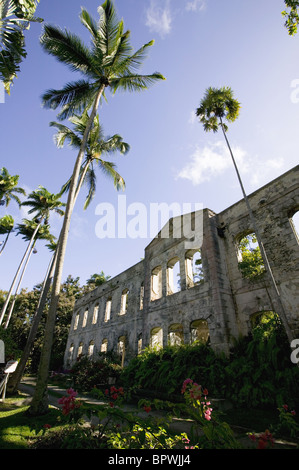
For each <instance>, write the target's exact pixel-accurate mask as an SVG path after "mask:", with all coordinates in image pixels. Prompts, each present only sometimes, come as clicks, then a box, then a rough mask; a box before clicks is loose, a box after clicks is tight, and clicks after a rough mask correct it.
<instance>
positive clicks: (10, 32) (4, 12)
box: [0, 0, 42, 94]
mask: <svg viewBox="0 0 299 470" xmlns="http://www.w3.org/2000/svg"><path fill="white" fill-rule="evenodd" d="M38 2H39V0H0V80H2V81H3V84H4V87H5V90H6V92H7V93H8V94H9V93H10V87H11V85H12V83H13V80H14V79H15V78H16V77H17V73H18V72H19V71H20V63H21V62H22V60H23V59H24V58H25V57H26V55H27V52H26V48H25V36H24V31H25V30H26V29H29V27H30V23H31V22H33V21H39V22H41V21H42V20H41V18H35V17H34V14H35V10H36V8H37V4H38Z"/></svg>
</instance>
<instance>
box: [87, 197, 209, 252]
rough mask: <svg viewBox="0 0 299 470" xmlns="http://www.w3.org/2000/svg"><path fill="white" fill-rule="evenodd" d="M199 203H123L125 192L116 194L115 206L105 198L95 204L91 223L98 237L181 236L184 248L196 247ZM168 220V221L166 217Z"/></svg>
mask: <svg viewBox="0 0 299 470" xmlns="http://www.w3.org/2000/svg"><path fill="white" fill-rule="evenodd" d="M202 209H203V204H202V203H194V204H192V203H182V204H180V203H178V202H173V203H171V204H167V203H166V202H162V203H150V204H149V206H146V205H145V204H143V203H141V202H133V203H131V204H129V205H127V198H126V196H125V195H119V196H118V201H117V207H116V208H115V207H114V205H113V204H111V203H109V202H103V203H100V204H98V205H97V207H96V209H95V214H96V215H99V216H100V219H99V220H98V221H97V223H96V226H95V233H96V236H97V237H98V238H101V239H103V238H131V239H136V238H151V239H153V238H157V237H160V238H170V237H171V238H185V248H187V249H192V248H198V247H200V246H201V244H202V236H203V222H202V219H203V211H202ZM170 220H171V223H168V221H170Z"/></svg>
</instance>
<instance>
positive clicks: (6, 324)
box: [4, 240, 36, 330]
mask: <svg viewBox="0 0 299 470" xmlns="http://www.w3.org/2000/svg"><path fill="white" fill-rule="evenodd" d="M35 242H36V240H34V242H33V244H32V246H31V248H30V251H29V254H28V256H27V259H26V263H25V264H24V267H23V270H22V273H21V276H20V279H19V282H18V284H17V287H16V291H15V295H14V297H13V301H12V303H11V306H10V309H9V312H8V315H7V319H6V323H5V326H4V329H5V330H6V329H7V327H8V325H9V322H10V319H11V315H12V312H13V309H14V306H15V303H16V299H17V295H18V290H19V288H20V285H21V283H22V280H23V277H24V274H25V271H26V268H27V265H28V263H29V260H30V258H31V255H32V252H33V249H34V246H35Z"/></svg>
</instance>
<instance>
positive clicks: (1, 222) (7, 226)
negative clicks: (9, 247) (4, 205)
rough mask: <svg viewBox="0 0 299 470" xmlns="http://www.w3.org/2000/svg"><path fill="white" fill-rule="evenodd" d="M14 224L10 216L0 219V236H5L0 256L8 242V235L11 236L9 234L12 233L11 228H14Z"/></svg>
mask: <svg viewBox="0 0 299 470" xmlns="http://www.w3.org/2000/svg"><path fill="white" fill-rule="evenodd" d="M14 224H15V221H14V219H13V218H12V216H11V215H5V216H4V217H2V218H1V219H0V234H1V235H6V237H5V240H4V242H3V243H2V247H1V250H0V255H1V254H2V252H3V250H4V248H5V246H6V243H7V241H8V238H9V235H10V234H11V232H12V231H13V228H14Z"/></svg>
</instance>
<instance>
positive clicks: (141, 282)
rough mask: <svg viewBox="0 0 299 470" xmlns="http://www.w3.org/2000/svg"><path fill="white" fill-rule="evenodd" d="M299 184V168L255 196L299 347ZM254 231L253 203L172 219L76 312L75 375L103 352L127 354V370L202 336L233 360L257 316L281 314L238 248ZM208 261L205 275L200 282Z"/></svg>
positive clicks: (72, 337) (72, 335)
mask: <svg viewBox="0 0 299 470" xmlns="http://www.w3.org/2000/svg"><path fill="white" fill-rule="evenodd" d="M298 176H299V166H296V167H295V168H293V169H292V170H290V171H288V172H287V173H285V174H283V175H282V176H281V177H279V178H277V179H275V180H273V181H272V182H270V183H269V184H267V185H265V186H263V187H262V188H260V189H259V190H257V191H255V192H254V193H252V194H251V195H250V196H249V201H250V205H251V207H252V210H253V213H254V216H255V219H256V222H257V225H258V229H259V231H260V234H261V237H262V240H263V244H264V247H265V250H266V252H267V256H268V259H269V263H270V265H271V269H272V271H273V275H274V278H275V280H276V283H277V286H278V289H279V292H280V295H281V301H282V304H283V307H284V310H285V312H286V315H287V320H288V324H289V326H290V328H291V330H292V332H293V334H294V336H295V337H299V297H298V290H299V289H298V288H299V244H298V235H297V234H296V231H295V229H294V226H293V224H292V216H293V215H294V214H295V213H296V212H297V211H298V210H299V178H298ZM253 231H254V230H253V227H252V226H251V223H250V218H249V216H248V212H247V209H246V205H245V203H244V201H243V200H241V201H239V202H237V203H236V204H234V205H232V206H231V207H229V208H227V209H225V210H224V211H222V212H221V213H219V214H216V213H214V212H213V211H211V210H209V209H203V210H202V211H197V212H195V213H192V214H188V215H186V216H184V217H183V216H182V217H176V218H173V219H171V220H170V221H169V222H168V223H167V224H166V225H165V227H163V229H162V230H161V232H160V233H159V234H158V235H157V236H156V238H154V239H153V240H152V242H151V243H150V244H149V245H148V246H147V247H146V248H145V251H144V259H143V260H142V261H141V262H140V263H138V264H136V265H135V266H132V267H131V268H129V269H127V270H126V271H124V272H123V273H121V274H119V275H118V276H116V277H114V278H113V279H110V280H109V281H108V282H106V283H105V284H104V285H102V286H100V287H98V288H97V289H95V290H94V291H92V292H90V293H88V294H87V295H85V296H84V297H82V298H81V299H79V300H78V301H77V302H76V304H75V307H74V313H73V319H72V324H71V326H70V332H69V337H68V341H67V346H66V351H65V367H69V366H70V365H71V364H72V362H74V360H75V359H76V357H77V356H78V354H89V355H90V356H91V357H95V356H96V354H97V352H99V351H101V350H103V351H104V350H114V351H118V352H119V353H120V354H121V355H122V357H123V360H124V363H126V362H127V361H128V360H129V359H130V358H131V357H133V356H135V355H136V354H138V353H139V352H140V351H141V349H142V348H144V347H146V346H149V345H151V344H152V345H160V346H161V347H163V346H165V345H167V344H168V343H169V342H171V343H173V342H178V343H180V342H184V343H185V344H186V343H187V344H188V343H190V342H191V341H193V340H194V338H195V337H196V336H194V334H195V335H198V336H197V338H199V337H200V335H202V336H203V337H204V338H205V339H206V338H207V335H208V336H209V340H210V343H211V346H212V347H213V348H214V349H215V351H223V352H225V353H227V352H228V350H229V347H230V346H231V344H232V340H233V338H238V337H239V336H240V335H246V334H247V333H248V332H249V331H250V328H251V318H252V316H253V315H254V314H256V313H258V312H263V311H277V308H276V307H277V305H276V303H275V296H274V293H273V288H272V285H271V283H269V282H268V281H267V278H266V277H265V276H262V277H261V278H260V279H259V280H249V279H246V278H244V276H242V273H241V271H240V269H239V263H238V243H239V241H240V239H241V238H242V236H244V235H247V234H248V233H251V232H253ZM199 252H200V256H199V258H200V259H201V275H200V276H199V277H197V278H196V277H195V278H193V272H194V269H195V267H194V266H193V267H192V263H194V257H195V256H196V254H198V253H199ZM175 267H179V268H178V270H177V271H176V272H174V269H175ZM178 279H179V280H180V282H179V286H177V283H176V280H178ZM109 309H110V312H109ZM277 313H278V312H277Z"/></svg>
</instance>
